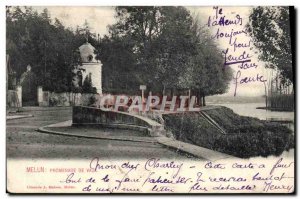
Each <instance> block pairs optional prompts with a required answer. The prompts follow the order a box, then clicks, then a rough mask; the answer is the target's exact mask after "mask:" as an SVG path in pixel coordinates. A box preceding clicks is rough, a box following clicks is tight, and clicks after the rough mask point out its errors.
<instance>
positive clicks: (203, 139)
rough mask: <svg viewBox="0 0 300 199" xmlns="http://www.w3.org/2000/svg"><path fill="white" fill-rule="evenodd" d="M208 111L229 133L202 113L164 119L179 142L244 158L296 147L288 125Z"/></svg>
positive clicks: (172, 115) (171, 115) (280, 151)
mask: <svg viewBox="0 0 300 199" xmlns="http://www.w3.org/2000/svg"><path fill="white" fill-rule="evenodd" d="M205 112H206V113H207V114H208V115H209V116H210V117H211V118H212V119H214V120H215V121H216V122H217V123H218V124H219V125H220V126H221V127H223V128H224V129H225V130H226V132H228V133H227V134H226V135H224V134H221V133H220V132H218V130H217V129H216V128H215V127H214V126H212V125H211V124H210V123H208V122H207V121H206V120H205V119H204V118H203V117H202V116H201V115H200V114H199V113H180V114H169V115H164V116H163V117H164V119H165V125H166V128H167V129H168V130H171V131H172V133H173V134H174V137H175V138H176V139H178V140H181V141H184V142H189V143H192V144H195V145H198V146H202V147H205V148H208V149H211V150H216V151H220V152H223V153H227V154H230V155H233V156H237V157H241V158H249V157H255V156H263V157H267V156H269V155H276V156H278V155H280V154H281V153H282V152H283V151H285V150H289V149H291V148H294V134H293V132H292V131H291V130H290V129H288V128H287V127H285V126H282V125H279V124H276V123H271V122H267V121H261V120H259V119H256V118H251V117H244V116H239V115H237V114H235V113H234V112H233V111H232V110H231V109H228V108H225V107H221V108H218V109H213V110H207V111H205Z"/></svg>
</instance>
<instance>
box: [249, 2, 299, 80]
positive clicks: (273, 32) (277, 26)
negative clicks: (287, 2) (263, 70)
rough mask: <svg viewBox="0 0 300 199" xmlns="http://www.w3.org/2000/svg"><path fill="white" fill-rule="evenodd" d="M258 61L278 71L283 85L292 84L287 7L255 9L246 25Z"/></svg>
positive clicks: (289, 24)
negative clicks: (256, 51)
mask: <svg viewBox="0 0 300 199" xmlns="http://www.w3.org/2000/svg"><path fill="white" fill-rule="evenodd" d="M247 27H248V29H249V32H250V35H251V36H252V38H253V43H254V45H255V46H256V47H257V49H258V50H259V59H261V60H263V61H265V62H267V63H268V64H267V65H266V67H268V68H272V69H278V70H279V71H280V75H281V78H282V80H283V81H284V82H285V84H287V85H290V84H291V83H293V81H294V79H293V68H292V50H291V36H290V35H291V29H290V27H291V23H290V10H289V7H288V6H286V7H270V6H268V7H255V8H253V10H252V13H251V14H250V17H249V24H248V25H247Z"/></svg>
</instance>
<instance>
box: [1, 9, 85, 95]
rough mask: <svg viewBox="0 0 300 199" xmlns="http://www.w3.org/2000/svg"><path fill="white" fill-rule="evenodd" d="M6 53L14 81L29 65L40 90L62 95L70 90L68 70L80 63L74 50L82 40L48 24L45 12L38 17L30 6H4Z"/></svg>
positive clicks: (69, 31)
mask: <svg viewBox="0 0 300 199" xmlns="http://www.w3.org/2000/svg"><path fill="white" fill-rule="evenodd" d="M6 11H7V13H6V14H7V16H6V25H7V43H6V46H7V48H6V50H7V54H9V55H10V58H11V65H12V68H13V70H14V71H16V75H17V78H18V79H19V78H20V76H21V74H23V73H24V72H25V71H26V66H27V65H28V64H30V65H31V66H32V72H34V73H35V74H36V76H37V83H38V85H40V86H43V89H45V90H49V91H55V92H66V91H70V90H71V89H72V83H71V82H72V72H71V71H72V69H73V67H74V66H76V65H79V64H80V62H81V61H80V56H79V54H77V53H76V49H78V46H80V45H81V44H82V43H83V41H84V37H83V36H82V35H76V34H75V33H73V32H72V31H71V30H69V29H66V28H65V27H64V26H63V25H62V24H61V23H60V21H59V20H58V19H55V20H54V23H53V22H52V20H51V18H50V14H49V12H48V10H47V9H45V10H44V11H43V12H42V13H40V14H38V13H37V11H35V10H33V9H32V8H31V7H24V8H20V7H7V9H6Z"/></svg>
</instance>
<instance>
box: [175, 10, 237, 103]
mask: <svg viewBox="0 0 300 199" xmlns="http://www.w3.org/2000/svg"><path fill="white" fill-rule="evenodd" d="M192 31H193V37H194V41H195V44H196V50H197V52H196V54H195V55H194V56H192V57H191V58H190V60H189V64H188V65H187V67H186V68H185V72H184V73H182V76H181V81H180V85H181V87H182V88H185V89H191V90H192V92H194V93H195V94H196V95H197V97H198V99H199V103H200V104H202V105H203V106H205V96H209V95H215V94H223V93H225V92H226V91H227V90H228V88H229V83H230V81H231V80H232V74H233V71H232V69H231V68H230V67H224V61H223V58H222V54H221V49H220V48H219V47H218V45H217V44H216V43H215V41H214V40H213V39H212V36H211V33H210V31H209V29H208V28H207V27H206V26H205V25H204V23H202V22H201V20H200V16H199V15H194V16H193V25H192ZM201 99H202V103H201V101H200V100H201Z"/></svg>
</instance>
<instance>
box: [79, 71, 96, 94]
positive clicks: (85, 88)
mask: <svg viewBox="0 0 300 199" xmlns="http://www.w3.org/2000/svg"><path fill="white" fill-rule="evenodd" d="M82 92H83V93H97V91H96V88H95V87H93V85H92V79H91V77H90V76H89V75H87V76H86V77H85V79H84V81H83V84H82Z"/></svg>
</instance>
